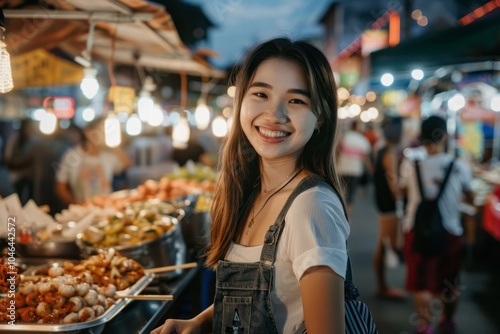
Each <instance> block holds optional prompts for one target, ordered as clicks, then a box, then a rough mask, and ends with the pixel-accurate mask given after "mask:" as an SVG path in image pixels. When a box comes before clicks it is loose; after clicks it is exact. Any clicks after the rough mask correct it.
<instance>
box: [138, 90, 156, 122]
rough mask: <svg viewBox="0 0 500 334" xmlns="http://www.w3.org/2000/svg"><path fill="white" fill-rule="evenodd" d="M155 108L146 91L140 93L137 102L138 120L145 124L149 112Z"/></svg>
mask: <svg viewBox="0 0 500 334" xmlns="http://www.w3.org/2000/svg"><path fill="white" fill-rule="evenodd" d="M154 106H155V101H154V100H153V98H152V97H151V94H149V92H147V91H142V92H141V94H140V96H139V99H138V100H137V113H138V114H139V118H140V119H141V121H143V122H147V121H148V119H149V116H150V112H151V110H153V108H154Z"/></svg>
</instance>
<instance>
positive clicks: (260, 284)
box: [214, 176, 328, 334]
mask: <svg viewBox="0 0 500 334" xmlns="http://www.w3.org/2000/svg"><path fill="white" fill-rule="evenodd" d="M320 184H327V183H326V182H325V181H323V180H322V179H320V178H319V177H315V176H311V177H307V178H305V179H304V180H302V181H301V182H300V184H299V185H298V186H297V188H295V189H294V191H293V192H292V194H291V195H290V197H289V198H288V199H287V201H286V203H285V205H284V207H283V209H282V210H281V212H280V214H279V215H278V218H276V221H275V222H274V224H273V225H271V226H270V227H269V230H268V231H267V232H266V236H265V238H264V245H263V247H262V253H261V255H260V262H256V263H235V262H229V261H219V264H218V266H217V279H216V291H215V299H214V334H220V333H234V334H240V333H244V334H250V333H252V334H254V333H255V334H261V333H266V334H267V333H278V330H277V328H276V323H275V321H274V316H273V310H272V304H271V289H272V288H273V285H274V280H275V273H274V265H273V264H274V260H275V255H276V248H277V246H278V241H279V238H280V235H281V231H282V230H283V227H284V225H285V215H286V213H287V211H288V208H289V207H290V205H291V204H292V202H293V200H294V199H295V197H297V195H298V194H300V193H301V192H303V191H304V190H306V189H308V188H311V187H314V186H316V185H320ZM327 186H328V185H327ZM299 333H305V325H304V324H302V326H301V327H300V328H298V329H297V330H296V331H295V334H299Z"/></svg>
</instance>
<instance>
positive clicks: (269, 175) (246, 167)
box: [152, 38, 349, 334]
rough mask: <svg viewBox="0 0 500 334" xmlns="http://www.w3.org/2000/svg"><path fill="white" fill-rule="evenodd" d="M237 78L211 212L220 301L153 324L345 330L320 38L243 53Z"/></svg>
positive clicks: (342, 229) (333, 126)
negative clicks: (180, 317) (182, 317)
mask: <svg viewBox="0 0 500 334" xmlns="http://www.w3.org/2000/svg"><path fill="white" fill-rule="evenodd" d="M236 87H237V93H236V97H235V108H234V110H235V119H236V120H237V121H236V122H235V123H234V125H233V128H232V130H231V133H230V134H229V136H228V138H227V141H226V142H225V144H224V148H223V151H222V157H221V166H220V167H221V174H220V179H219V181H218V184H217V188H216V190H215V194H214V202H213V205H212V209H211V218H212V231H211V244H210V246H209V249H208V253H207V260H206V263H207V265H208V266H210V267H213V268H216V269H217V279H216V294H215V300H214V304H213V305H212V306H210V307H209V308H207V309H206V310H205V311H203V312H202V313H200V314H199V315H197V316H196V317H194V318H193V319H190V320H173V319H169V320H167V321H166V322H165V324H164V325H163V326H162V327H159V328H157V329H155V330H154V331H153V332H152V333H154V334H160V333H161V334H170V333H200V332H204V331H210V332H213V333H223V332H224V333H226V332H228V331H229V332H231V333H303V331H304V330H306V329H307V333H329V334H331V333H344V332H345V325H344V317H345V313H344V276H345V273H346V267H347V251H346V239H347V237H348V235H349V225H348V223H347V220H346V218H345V210H344V208H343V206H344V204H343V200H342V198H341V197H340V196H339V193H338V190H339V181H338V177H337V172H336V169H335V164H334V157H333V153H332V152H334V150H333V149H332V148H333V147H334V145H335V141H336V134H337V100H336V87H335V83H334V79H333V75H332V70H331V68H330V66H329V64H328V61H327V59H326V58H325V57H324V55H323V54H322V53H321V51H319V50H318V49H317V48H315V47H314V46H312V45H310V44H308V43H306V42H301V41H296V42H292V41H290V40H288V39H285V38H278V39H274V40H270V41H268V42H265V43H263V44H261V45H259V46H257V47H256V48H255V49H254V50H253V51H252V52H251V53H250V54H249V55H248V56H247V58H246V61H245V62H244V64H243V65H242V67H241V69H240V71H239V73H238V75H237V78H236ZM307 185H309V186H307ZM311 185H312V187H311ZM297 187H299V188H297ZM294 190H295V191H294ZM302 190H303V191H302ZM292 193H293V196H292V197H291V198H290V201H289V202H288V203H287V204H288V205H287V206H289V207H288V208H284V206H285V203H286V202H287V199H288V198H289V197H290V195H291V194H292ZM295 195H296V197H295ZM293 198H295V199H294V200H293ZM292 200H293V201H292ZM290 204H291V205H290ZM282 209H284V210H283V211H282ZM287 209H288V210H287Z"/></svg>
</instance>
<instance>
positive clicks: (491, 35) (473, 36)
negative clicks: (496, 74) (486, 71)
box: [370, 16, 500, 78]
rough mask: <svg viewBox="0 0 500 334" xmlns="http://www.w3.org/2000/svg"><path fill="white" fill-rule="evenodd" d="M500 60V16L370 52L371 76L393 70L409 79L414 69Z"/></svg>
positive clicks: (431, 68) (399, 75) (397, 74)
mask: <svg viewBox="0 0 500 334" xmlns="http://www.w3.org/2000/svg"><path fill="white" fill-rule="evenodd" d="M499 59H500V18H499V17H498V16H496V17H493V18H491V19H488V20H482V21H479V22H474V23H471V24H469V25H466V26H459V27H454V28H449V29H445V30H440V31H435V32H432V33H428V34H425V35H422V36H418V37H415V38H411V39H408V40H405V41H403V42H402V43H400V44H399V45H397V46H395V47H389V48H385V49H382V50H379V51H375V52H373V53H371V54H370V62H371V76H372V78H375V77H377V78H378V77H379V76H380V75H381V74H383V73H385V72H390V73H392V74H393V75H395V77H400V78H404V77H406V78H409V76H410V72H411V70H413V69H415V68H421V69H423V70H424V71H425V70H426V69H427V70H435V69H437V68H439V67H441V66H445V65H454V64H465V63H477V62H481V61H491V60H499Z"/></svg>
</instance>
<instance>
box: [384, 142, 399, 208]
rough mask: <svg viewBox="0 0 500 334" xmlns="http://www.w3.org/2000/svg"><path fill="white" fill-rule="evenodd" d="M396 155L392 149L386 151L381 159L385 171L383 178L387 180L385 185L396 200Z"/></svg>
mask: <svg viewBox="0 0 500 334" xmlns="http://www.w3.org/2000/svg"><path fill="white" fill-rule="evenodd" d="M396 159H397V158H396V154H395V153H394V151H393V150H392V149H388V150H387V152H386V153H385V155H384V158H383V159H382V166H383V168H384V170H385V177H386V178H387V184H388V185H389V189H390V190H391V193H392V196H393V198H395V199H397V198H399V196H400V191H399V188H398V167H397V161H396Z"/></svg>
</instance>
